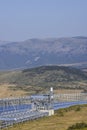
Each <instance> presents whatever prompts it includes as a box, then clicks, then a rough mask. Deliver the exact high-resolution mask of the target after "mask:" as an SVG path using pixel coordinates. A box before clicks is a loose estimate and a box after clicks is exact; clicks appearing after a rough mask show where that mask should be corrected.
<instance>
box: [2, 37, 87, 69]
mask: <svg viewBox="0 0 87 130" xmlns="http://www.w3.org/2000/svg"><path fill="white" fill-rule="evenodd" d="M50 64H51V65H60V64H62V65H63V64H70V65H72V66H73V65H74V66H76V67H87V37H81V36H78V37H69V38H49V39H28V40H26V41H21V42H3V41H0V70H9V69H21V68H26V67H27V68H32V67H37V66H43V65H50Z"/></svg>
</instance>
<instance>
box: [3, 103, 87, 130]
mask: <svg viewBox="0 0 87 130" xmlns="http://www.w3.org/2000/svg"><path fill="white" fill-rule="evenodd" d="M86 113H87V105H81V106H73V107H69V108H65V109H60V110H57V111H56V112H55V114H54V115H53V116H51V117H44V118H41V119H37V120H33V121H27V122H24V123H20V124H16V125H14V126H13V127H10V128H8V130H19V129H21V130H87V126H86V127H83V128H81V127H80V128H81V129H68V128H69V127H70V126H72V125H74V124H76V123H83V122H84V124H87V114H86ZM72 115H73V116H72ZM6 129H7V128H6ZM6 129H5V130H6Z"/></svg>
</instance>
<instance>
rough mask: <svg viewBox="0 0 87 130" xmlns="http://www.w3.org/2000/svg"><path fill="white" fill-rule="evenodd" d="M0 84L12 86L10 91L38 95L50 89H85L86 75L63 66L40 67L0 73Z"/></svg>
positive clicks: (86, 84) (86, 85)
mask: <svg viewBox="0 0 87 130" xmlns="http://www.w3.org/2000/svg"><path fill="white" fill-rule="evenodd" d="M0 84H1V85H2V84H9V85H10V84H12V86H11V85H10V89H13V90H15V91H16V90H23V91H26V92H34V93H39V92H41V91H46V90H48V89H49V88H50V87H53V88H54V89H58V88H70V89H73V88H75V89H81V88H82V89H83V88H85V89H86V88H87V73H86V72H83V71H81V70H79V69H75V68H70V67H63V66H41V67H37V68H32V69H25V70H22V71H8V72H0Z"/></svg>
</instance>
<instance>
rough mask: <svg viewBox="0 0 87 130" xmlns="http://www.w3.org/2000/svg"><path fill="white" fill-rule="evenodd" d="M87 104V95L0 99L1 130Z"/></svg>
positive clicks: (51, 94) (51, 95)
mask: <svg viewBox="0 0 87 130" xmlns="http://www.w3.org/2000/svg"><path fill="white" fill-rule="evenodd" d="M79 104H87V93H75V94H57V95H55V94H54V95H53V93H50V94H48V95H33V96H27V97H20V98H6V99H0V129H3V128H4V127H7V126H10V125H13V124H15V123H20V122H24V121H27V120H33V119H37V118H40V117H44V116H48V115H49V112H48V111H49V110H50V109H53V110H57V109H60V108H66V107H69V106H73V105H79Z"/></svg>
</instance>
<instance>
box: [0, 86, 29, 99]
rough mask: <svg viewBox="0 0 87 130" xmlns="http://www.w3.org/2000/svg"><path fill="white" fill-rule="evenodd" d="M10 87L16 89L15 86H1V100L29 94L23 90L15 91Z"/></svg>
mask: <svg viewBox="0 0 87 130" xmlns="http://www.w3.org/2000/svg"><path fill="white" fill-rule="evenodd" d="M10 87H15V85H14V84H1V85H0V98H7V97H17V96H24V95H26V93H27V92H25V91H23V90H14V89H10Z"/></svg>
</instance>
